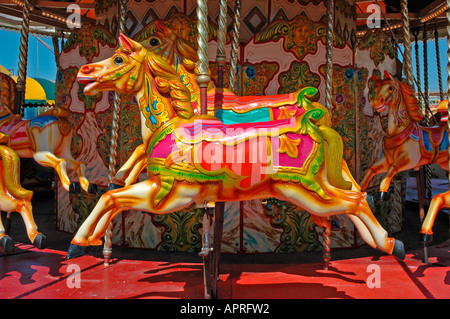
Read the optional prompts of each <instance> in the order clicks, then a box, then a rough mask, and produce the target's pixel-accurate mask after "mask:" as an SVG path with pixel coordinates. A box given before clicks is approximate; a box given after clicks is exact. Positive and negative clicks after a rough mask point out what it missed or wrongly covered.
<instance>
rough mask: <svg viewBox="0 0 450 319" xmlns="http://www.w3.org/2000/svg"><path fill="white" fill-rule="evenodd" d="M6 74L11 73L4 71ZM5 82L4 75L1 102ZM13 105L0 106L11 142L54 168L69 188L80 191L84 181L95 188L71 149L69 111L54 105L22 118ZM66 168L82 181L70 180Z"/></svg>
mask: <svg viewBox="0 0 450 319" xmlns="http://www.w3.org/2000/svg"><path fill="white" fill-rule="evenodd" d="M3 76H6V77H8V76H7V75H5V74H3V75H2V77H3ZM8 78H9V77H8ZM11 81H12V82H13V80H12V79H11ZM3 83H8V82H7V81H6V79H4V78H3V79H2V102H4V100H5V99H4V98H3V97H4V96H3V95H4V94H3V93H5V92H6V91H5V90H4V87H3ZM11 85H14V84H11ZM11 85H9V86H11ZM12 94H14V90H12ZM12 106H13V104H9V105H6V104H4V103H2V105H1V106H0V132H1V133H3V134H6V135H9V138H10V140H9V144H8V146H9V147H11V148H12V149H13V150H14V151H15V152H17V154H18V155H19V157H21V158H33V159H34V160H35V161H36V162H37V163H38V164H39V165H42V166H45V167H51V168H53V169H54V170H55V171H56V173H57V174H58V176H59V178H60V180H61V184H62V186H63V187H64V188H65V189H66V190H67V191H69V190H70V191H75V192H79V191H80V190H79V188H80V185H81V188H82V189H83V190H85V191H89V192H96V185H93V184H91V185H90V184H89V181H88V180H87V178H86V177H85V165H84V164H83V163H81V162H79V161H77V160H75V159H74V158H73V157H72V154H71V151H70V147H71V143H72V126H71V124H70V122H69V118H70V116H71V114H70V111H69V110H66V109H64V108H59V107H55V108H52V109H50V110H48V111H46V112H44V113H42V114H40V115H38V116H36V117H34V118H32V119H30V120H22V118H21V117H20V115H17V114H13V113H12V112H11V107H12ZM67 169H69V170H73V171H75V172H76V173H77V174H78V177H79V181H80V183H79V184H78V183H72V182H71V181H70V179H69V176H68V175H67Z"/></svg>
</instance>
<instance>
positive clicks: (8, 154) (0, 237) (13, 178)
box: [0, 133, 47, 253]
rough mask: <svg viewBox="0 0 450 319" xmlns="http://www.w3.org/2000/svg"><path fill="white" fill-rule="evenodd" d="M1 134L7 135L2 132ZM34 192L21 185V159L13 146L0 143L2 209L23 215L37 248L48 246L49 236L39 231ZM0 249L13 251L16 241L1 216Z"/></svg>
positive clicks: (0, 196)
mask: <svg viewBox="0 0 450 319" xmlns="http://www.w3.org/2000/svg"><path fill="white" fill-rule="evenodd" d="M0 136H2V137H3V138H4V137H5V136H4V135H2V134H1V133H0ZM32 197H33V192H32V191H29V190H26V189H24V188H23V187H22V186H21V185H20V159H19V156H18V155H17V154H16V152H14V151H13V150H12V149H11V148H9V147H7V146H5V145H0V210H2V211H5V212H17V213H19V214H20V215H21V217H22V219H23V221H24V223H25V227H26V230H27V234H28V238H29V239H30V241H31V242H32V243H33V245H35V246H36V247H37V248H39V249H42V248H45V247H47V238H46V237H45V235H43V234H41V233H40V232H38V228H37V226H36V223H35V222H34V218H33V213H32V207H31V198H32ZM0 250H1V251H3V252H4V253H11V252H12V251H13V250H14V241H13V240H12V239H11V237H9V236H8V235H6V233H5V228H4V227H3V223H2V220H1V217H0Z"/></svg>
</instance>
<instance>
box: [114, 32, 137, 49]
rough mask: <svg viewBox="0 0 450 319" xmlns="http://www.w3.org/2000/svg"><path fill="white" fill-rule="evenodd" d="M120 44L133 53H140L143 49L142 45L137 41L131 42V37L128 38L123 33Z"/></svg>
mask: <svg viewBox="0 0 450 319" xmlns="http://www.w3.org/2000/svg"><path fill="white" fill-rule="evenodd" d="M119 43H120V46H121V47H123V48H125V49H128V50H130V51H132V52H135V51H139V50H140V49H141V48H142V45H141V44H139V43H138V42H136V41H133V40H131V39H130V38H129V37H127V36H126V35H124V34H123V33H121V34H120V36H119Z"/></svg>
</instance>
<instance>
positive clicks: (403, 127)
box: [361, 72, 449, 199]
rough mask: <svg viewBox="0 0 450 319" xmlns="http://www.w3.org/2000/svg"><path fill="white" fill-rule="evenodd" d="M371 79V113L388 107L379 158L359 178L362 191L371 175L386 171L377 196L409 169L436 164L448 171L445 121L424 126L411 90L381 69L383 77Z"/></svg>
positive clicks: (383, 196)
mask: <svg viewBox="0 0 450 319" xmlns="http://www.w3.org/2000/svg"><path fill="white" fill-rule="evenodd" d="M374 80H375V97H374V98H373V99H372V100H371V101H370V103H371V105H372V107H373V109H374V113H382V112H383V111H385V110H386V108H387V109H388V124H387V130H386V135H385V137H384V139H383V157H382V158H381V159H380V160H378V161H377V162H375V163H374V164H373V165H371V166H370V167H369V168H368V169H367V171H366V174H365V176H364V178H363V179H362V181H361V189H362V190H365V189H366V188H367V186H368V185H369V182H370V180H371V179H372V177H373V176H375V175H377V174H380V173H386V175H385V177H384V178H383V180H382V181H381V184H380V192H381V199H384V198H385V197H386V195H387V191H388V189H389V186H390V183H391V180H392V178H393V177H394V176H395V175H396V174H397V173H398V172H403V171H407V170H409V169H414V170H419V168H420V167H421V166H423V165H427V164H433V163H437V164H439V165H440V166H441V167H442V168H443V169H445V170H446V171H448V167H449V162H448V160H449V158H448V145H449V143H448V128H447V123H444V122H441V123H440V124H439V125H438V126H434V127H424V126H421V125H420V124H419V122H420V121H421V120H422V119H423V118H424V115H423V114H422V112H421V111H420V108H419V104H418V102H417V99H416V97H415V95H414V90H413V89H412V88H411V87H410V86H408V85H406V84H404V83H402V82H400V81H397V80H396V79H394V78H393V77H392V76H391V75H390V74H389V73H388V72H385V79H384V80H380V79H379V78H377V77H374Z"/></svg>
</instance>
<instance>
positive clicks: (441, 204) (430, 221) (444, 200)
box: [420, 100, 450, 243]
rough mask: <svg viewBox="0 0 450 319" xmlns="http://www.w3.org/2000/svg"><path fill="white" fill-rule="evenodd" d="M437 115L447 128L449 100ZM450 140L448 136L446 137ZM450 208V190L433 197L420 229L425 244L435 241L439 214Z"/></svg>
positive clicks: (443, 103) (439, 109)
mask: <svg viewBox="0 0 450 319" xmlns="http://www.w3.org/2000/svg"><path fill="white" fill-rule="evenodd" d="M437 113H438V114H440V115H441V116H440V122H441V123H444V125H445V126H447V122H448V100H444V101H441V102H440V103H439V106H438V108H437ZM446 138H447V139H448V136H447V137H446ZM448 207H450V190H448V191H446V192H444V193H441V194H436V195H435V196H433V198H432V200H431V202H430V206H429V208H428V212H427V215H426V217H425V219H424V220H423V223H422V227H421V229H420V234H421V240H422V241H423V242H424V243H429V242H431V241H432V239H433V231H432V228H433V225H434V220H435V219H436V215H437V213H438V212H439V211H440V210H441V209H443V208H448Z"/></svg>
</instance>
